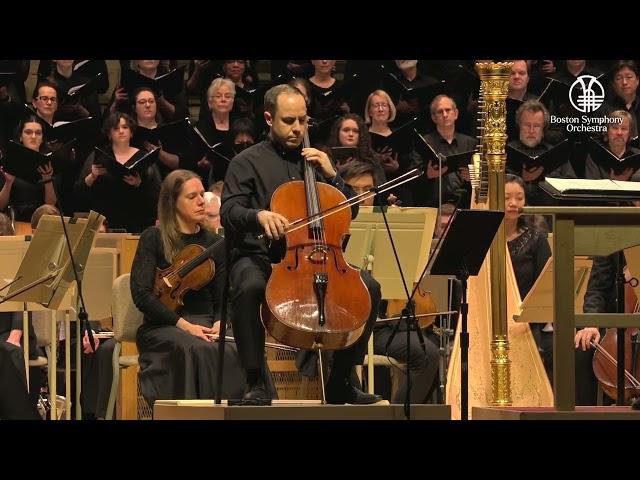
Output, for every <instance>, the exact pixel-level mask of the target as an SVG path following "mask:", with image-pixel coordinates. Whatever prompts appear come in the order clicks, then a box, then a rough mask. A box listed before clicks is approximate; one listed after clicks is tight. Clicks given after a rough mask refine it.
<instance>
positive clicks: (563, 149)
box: [507, 139, 571, 173]
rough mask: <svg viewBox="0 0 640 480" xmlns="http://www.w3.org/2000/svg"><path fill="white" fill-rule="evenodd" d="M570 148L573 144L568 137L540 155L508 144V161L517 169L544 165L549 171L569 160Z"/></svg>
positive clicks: (545, 169)
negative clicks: (531, 153) (530, 153)
mask: <svg viewBox="0 0 640 480" xmlns="http://www.w3.org/2000/svg"><path fill="white" fill-rule="evenodd" d="M570 150H571V145H570V143H569V140H567V139H564V140H563V141H562V142H560V143H558V144H557V145H554V146H553V147H551V148H550V149H549V150H547V151H546V152H542V153H541V154H539V155H529V154H528V153H526V152H524V151H522V150H519V149H517V148H515V147H512V146H510V145H507V163H508V164H509V165H510V166H511V167H513V168H514V169H515V170H520V168H522V167H524V168H535V167H544V171H545V172H547V173H549V172H553V171H554V170H555V169H556V168H558V167H560V166H561V165H562V164H563V163H565V162H567V160H569V153H570Z"/></svg>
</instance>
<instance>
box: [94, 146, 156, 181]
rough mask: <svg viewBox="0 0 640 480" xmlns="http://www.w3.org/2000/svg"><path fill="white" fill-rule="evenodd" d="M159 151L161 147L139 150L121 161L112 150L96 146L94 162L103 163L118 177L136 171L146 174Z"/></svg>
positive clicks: (133, 173)
mask: <svg viewBox="0 0 640 480" xmlns="http://www.w3.org/2000/svg"><path fill="white" fill-rule="evenodd" d="M159 152H160V148H155V149H153V150H152V151H150V152H147V151H146V150H138V151H137V152H136V153H134V154H133V156H132V157H131V158H130V159H129V160H127V161H126V162H124V163H120V162H118V160H117V159H116V158H115V157H114V156H113V155H112V153H111V152H109V153H107V152H105V151H104V150H101V149H100V148H98V147H95V158H94V160H93V163H94V164H96V165H103V166H104V167H105V168H106V169H107V172H109V173H110V174H111V175H113V176H114V177H117V178H123V177H124V176H125V175H135V174H136V173H138V174H139V175H140V176H144V175H145V174H146V170H147V168H149V166H151V164H152V163H153V162H155V161H156V160H157V159H158V153H159Z"/></svg>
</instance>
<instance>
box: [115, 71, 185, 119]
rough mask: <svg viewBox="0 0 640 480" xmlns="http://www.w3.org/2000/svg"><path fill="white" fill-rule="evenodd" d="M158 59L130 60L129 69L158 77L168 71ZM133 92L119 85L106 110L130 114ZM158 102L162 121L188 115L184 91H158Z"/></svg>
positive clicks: (151, 76) (147, 75)
mask: <svg viewBox="0 0 640 480" xmlns="http://www.w3.org/2000/svg"><path fill="white" fill-rule="evenodd" d="M160 62H161V61H160V60H132V61H131V69H132V70H133V71H135V72H138V73H139V74H140V75H143V76H145V77H149V78H158V77H160V76H162V75H164V74H167V73H169V71H168V70H167V69H166V68H163V67H164V66H163V65H161V63H160ZM133 94H134V92H127V90H126V89H125V88H124V87H123V86H122V84H121V85H118V87H117V88H116V89H115V90H114V92H113V98H112V99H111V104H110V105H109V106H108V108H107V111H108V112H110V113H114V112H116V111H120V112H124V113H128V114H132V113H133V112H132V109H131V103H132V101H131V99H132V98H133ZM156 100H157V103H158V113H159V115H160V116H161V119H162V120H164V121H167V122H168V121H171V120H179V119H182V118H185V117H188V116H189V105H188V103H187V99H186V97H185V96H184V92H183V91H180V92H160V96H159V97H158V98H157V99H156Z"/></svg>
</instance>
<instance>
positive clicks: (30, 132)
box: [22, 128, 42, 137]
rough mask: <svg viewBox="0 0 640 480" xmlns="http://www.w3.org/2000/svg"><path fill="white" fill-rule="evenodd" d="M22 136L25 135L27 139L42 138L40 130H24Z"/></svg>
mask: <svg viewBox="0 0 640 480" xmlns="http://www.w3.org/2000/svg"><path fill="white" fill-rule="evenodd" d="M22 134H23V135H26V136H27V137H33V136H35V137H41V136H42V130H31V129H30V128H27V129H26V130H23V131H22Z"/></svg>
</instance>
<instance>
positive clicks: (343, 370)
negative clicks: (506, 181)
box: [229, 256, 380, 378]
mask: <svg viewBox="0 0 640 480" xmlns="http://www.w3.org/2000/svg"><path fill="white" fill-rule="evenodd" d="M229 275H230V282H231V289H232V293H231V305H232V319H231V321H232V323H233V331H234V334H235V337H236V344H237V347H238V353H239V355H240V361H241V363H242V366H243V367H244V368H245V369H247V370H251V369H259V368H262V367H263V365H264V341H265V332H264V327H263V326H262V321H261V319H260V307H261V305H262V302H263V301H264V296H265V289H266V287H267V280H268V279H269V275H271V264H270V263H269V260H268V259H267V258H266V257H259V256H253V257H240V258H238V259H237V260H236V261H235V262H234V263H233V265H232V266H231V270H230V274H229ZM360 275H361V277H362V280H363V281H364V283H365V285H366V286H367V289H368V290H369V295H370V297H371V313H370V315H369V318H368V320H367V323H366V325H365V328H364V331H363V333H362V336H361V337H360V338H359V339H358V340H357V341H356V342H355V343H354V344H353V345H351V346H350V347H349V348H345V349H344V350H337V351H335V352H334V354H333V367H332V376H333V375H336V376H339V378H343V377H344V378H347V377H348V376H349V374H350V371H351V368H352V367H353V365H356V364H360V363H362V362H363V361H364V355H365V353H366V351H367V342H368V341H369V336H370V335H371V332H372V330H373V326H374V325H375V322H376V318H377V312H378V307H379V304H380V284H379V283H378V282H377V281H376V280H374V278H373V277H372V276H371V275H370V274H369V272H367V271H362V270H361V271H360Z"/></svg>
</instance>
